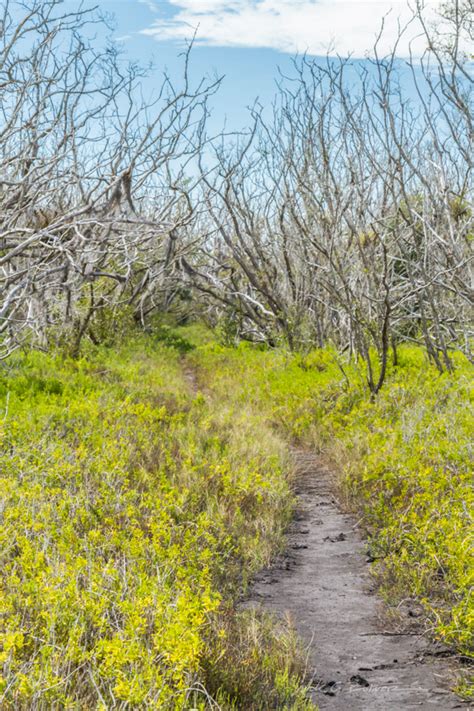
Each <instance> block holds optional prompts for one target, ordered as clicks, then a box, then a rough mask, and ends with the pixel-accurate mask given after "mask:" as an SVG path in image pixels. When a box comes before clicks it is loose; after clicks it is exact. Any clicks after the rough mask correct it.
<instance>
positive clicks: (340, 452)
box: [192, 344, 474, 655]
mask: <svg viewBox="0 0 474 711" xmlns="http://www.w3.org/2000/svg"><path fill="white" fill-rule="evenodd" d="M192 357H193V358H194V360H195V363H196V365H197V366H198V367H199V368H200V369H201V373H202V378H203V380H205V381H206V382H207V381H209V382H211V381H212V387H213V389H214V391H215V393H216V394H217V395H220V396H221V397H222V398H224V397H225V398H227V399H233V402H235V403H236V406H238V405H239V404H240V405H241V404H243V403H244V402H245V403H251V406H252V409H253V410H254V411H255V412H260V413H262V414H265V416H266V418H267V420H268V421H269V422H271V423H273V424H274V425H276V426H277V428H278V429H279V431H281V432H283V433H285V435H286V436H287V437H288V438H292V439H297V440H298V441H300V442H303V443H306V444H307V445H309V446H313V447H314V446H316V447H318V448H319V449H323V450H324V451H325V452H326V453H327V454H328V455H329V456H330V457H331V458H332V459H333V460H334V461H335V463H336V465H337V468H338V470H339V471H340V472H341V475H342V477H341V478H342V482H341V484H342V487H343V490H344V491H345V492H346V494H347V497H348V499H349V502H350V504H351V506H352V507H353V508H356V509H358V510H359V511H360V512H361V514H362V516H363V521H364V522H365V526H366V529H367V531H368V533H369V534H370V548H371V553H372V555H373V557H374V558H376V559H377V561H378V562H377V566H376V568H377V570H378V572H379V575H380V580H381V584H382V590H383V591H384V593H385V595H386V596H387V598H389V599H390V600H391V601H392V602H393V601H394V600H397V599H403V598H404V597H406V596H407V595H410V596H413V597H415V598H416V599H417V600H419V601H420V602H421V603H422V604H423V606H424V608H425V610H426V615H427V620H428V621H429V625H430V628H431V629H432V631H433V632H434V633H435V635H436V636H437V637H439V638H440V639H442V640H444V641H445V642H446V643H448V644H450V645H453V646H454V647H455V648H456V649H457V650H458V651H460V652H461V653H463V654H467V655H469V654H470V653H471V652H472V647H473V642H474V605H473V599H472V584H473V573H474V560H473V555H472V531H473V528H472V511H473V504H474V497H473V490H472V451H471V450H470V441H471V435H472V411H471V410H470V409H469V403H470V402H471V401H472V388H471V383H472V366H471V365H470V364H469V363H468V361H467V360H465V359H464V357H463V356H461V355H460V354H458V357H457V359H456V365H457V368H456V371H455V373H454V374H448V373H445V374H443V375H440V374H439V373H438V371H437V370H436V368H435V367H434V366H432V365H430V364H429V363H428V360H427V357H426V356H425V355H424V354H423V352H422V350H421V349H419V348H415V347H409V346H404V347H401V348H400V352H399V354H398V361H399V364H398V366H397V367H393V366H392V367H391V368H390V370H389V374H388V379H387V384H386V387H385V388H384V389H383V390H382V391H381V393H379V395H378V397H377V398H376V399H375V401H371V399H370V397H369V395H370V394H369V392H368V388H367V385H366V383H365V379H364V371H363V369H362V368H360V369H359V367H358V366H357V364H355V363H353V364H351V365H347V363H343V361H342V360H341V359H340V358H339V357H338V356H337V355H336V353H335V352H333V351H331V350H330V349H324V350H319V351H318V350H316V351H313V352H311V353H310V354H309V355H304V356H303V355H297V354H289V353H287V352H284V351H272V350H262V349H258V348H252V347H249V346H248V345H245V344H242V345H241V346H240V347H238V348H234V349H231V348H224V347H221V346H217V345H209V346H207V347H204V348H201V349H200V350H199V351H198V352H197V353H196V354H195V355H193V356H192Z"/></svg>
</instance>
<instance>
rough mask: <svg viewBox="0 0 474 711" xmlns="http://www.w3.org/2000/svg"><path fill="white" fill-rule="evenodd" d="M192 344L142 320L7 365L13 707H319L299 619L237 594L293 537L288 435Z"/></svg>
mask: <svg viewBox="0 0 474 711" xmlns="http://www.w3.org/2000/svg"><path fill="white" fill-rule="evenodd" d="M179 358H180V355H179V351H178V350H177V349H176V348H170V347H168V346H164V345H163V344H161V345H157V344H156V342H155V343H153V342H149V341H146V340H144V339H143V338H141V339H138V340H135V341H134V342H132V343H130V344H129V345H128V346H123V347H117V348H115V349H114V350H107V349H96V348H93V349H92V350H91V351H90V353H89V354H88V355H87V356H85V357H83V358H81V359H80V360H70V359H64V357H62V356H61V354H59V355H58V354H51V355H45V354H41V353H31V354H29V355H28V356H25V357H15V358H14V359H13V360H11V361H10V362H9V366H8V369H7V370H3V371H2V373H1V374H0V412H1V413H2V416H1V418H0V452H1V461H2V466H1V475H0V485H1V491H2V515H1V519H0V549H1V566H0V599H1V623H0V706H1V707H2V709H15V710H17V709H22V708H25V709H27V708H52V707H61V708H88V709H93V708H97V709H110V708H117V709H125V708H131V707H132V708H156V709H158V708H159V709H182V708H216V707H217V704H219V707H220V708H223V709H226V708H227V709H231V708H244V707H245V708H249V709H251V708H254V709H264V708H269V709H270V708H275V707H276V706H279V707H281V708H294V709H309V708H312V706H311V704H309V702H308V701H307V699H306V693H305V688H304V671H305V667H304V654H303V653H302V651H301V650H300V648H299V645H298V643H297V641H296V639H295V637H294V635H293V633H292V632H291V630H290V629H288V628H286V627H285V626H284V625H283V624H280V625H279V626H275V625H273V624H271V623H270V621H269V620H266V619H265V617H262V616H260V617H259V616H256V615H254V614H251V613H249V612H242V613H239V612H236V611H235V609H234V608H233V604H232V602H233V600H234V599H235V597H236V596H238V594H239V593H240V591H241V590H242V586H243V585H244V584H245V580H247V579H248V577H249V576H250V575H251V574H252V572H253V571H255V570H257V569H259V568H260V567H262V566H263V565H264V564H265V563H267V562H268V560H269V558H270V556H271V554H272V553H273V552H275V550H277V549H278V546H279V544H280V543H281V540H282V532H283V529H284V526H285V524H286V522H287V521H288V519H289V516H290V512H291V500H292V497H291V494H290V492H289V484H288V479H287V470H288V461H287V455H286V451H285V448H284V446H283V444H282V442H281V440H280V439H279V438H278V436H277V435H276V434H274V433H272V432H271V431H270V429H269V428H268V427H267V425H266V424H265V422H264V420H263V419H262V418H261V417H260V416H259V415H258V414H253V413H252V412H250V411H249V410H247V409H245V408H242V407H239V408H238V409H236V408H234V407H233V405H232V404H231V403H228V402H226V401H222V400H214V398H211V397H209V398H204V397H203V395H201V394H199V393H194V392H192V391H191V390H190V387H189V384H188V383H187V381H186V378H185V377H184V376H183V373H182V370H181V368H180V360H179ZM257 433H258V434H257Z"/></svg>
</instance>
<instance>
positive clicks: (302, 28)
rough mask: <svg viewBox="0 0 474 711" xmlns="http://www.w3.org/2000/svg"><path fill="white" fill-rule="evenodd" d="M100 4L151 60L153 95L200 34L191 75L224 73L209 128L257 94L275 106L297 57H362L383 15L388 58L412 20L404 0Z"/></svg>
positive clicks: (124, 39) (132, 52) (131, 50)
mask: <svg viewBox="0 0 474 711" xmlns="http://www.w3.org/2000/svg"><path fill="white" fill-rule="evenodd" d="M73 2H75V0H67V3H66V4H68V3H71V4H72V3H73ZM87 4H88V3H87ZM98 6H99V7H100V9H101V10H102V11H103V12H106V13H110V14H111V15H113V16H114V17H115V24H116V29H115V31H114V33H113V36H114V39H115V40H116V41H118V42H119V43H120V44H121V45H122V46H123V48H124V50H125V52H126V56H127V57H128V58H130V59H138V60H140V61H142V62H147V61H149V60H150V59H153V60H154V62H155V65H156V69H155V70H154V73H153V74H152V76H151V77H150V78H149V79H148V80H147V82H146V85H145V88H146V90H149V91H150V92H151V91H152V90H153V86H154V85H156V84H157V83H158V81H159V79H158V77H159V74H160V71H162V70H163V68H164V67H167V68H168V70H169V71H170V73H171V74H172V75H177V73H178V71H179V66H180V60H179V57H178V55H179V53H180V52H181V51H182V49H183V47H184V44H185V41H186V39H188V38H190V37H191V36H192V34H193V32H194V30H196V31H197V38H196V43H195V47H194V49H193V57H192V63H191V65H192V71H193V72H194V75H195V76H200V75H203V74H209V73H213V72H216V73H217V74H218V75H224V76H225V80H224V82H223V85H222V87H221V90H220V91H219V94H218V95H217V96H216V97H215V98H214V99H213V114H214V118H213V121H212V125H213V127H214V126H215V127H216V128H218V127H220V125H221V124H222V123H223V122H224V120H225V119H226V120H227V125H228V126H229V128H232V129H234V128H239V127H242V126H243V125H245V124H246V123H247V122H248V112H247V110H246V107H247V106H248V105H250V104H252V103H253V101H254V100H255V99H256V98H257V97H258V98H259V100H260V102H261V103H262V104H264V105H268V104H269V103H270V101H271V99H272V96H273V94H274V92H275V79H276V78H277V76H278V68H280V69H281V70H282V71H283V72H288V71H290V67H291V57H292V56H293V55H294V53H295V52H305V51H306V52H308V53H309V54H310V55H313V56H322V55H325V54H326V53H327V52H329V54H332V55H336V54H341V55H346V54H348V53H352V55H353V56H354V58H355V59H356V60H359V58H363V57H364V56H365V53H366V51H367V50H369V49H370V47H371V46H372V45H373V41H374V37H375V35H376V33H377V31H378V30H379V28H380V26H381V22H382V19H383V18H384V17H385V31H384V38H383V41H382V42H381V46H380V49H381V51H382V53H383V52H385V51H388V50H389V49H390V48H391V46H392V45H393V41H394V38H395V36H396V33H397V27H398V23H401V24H402V25H404V24H405V23H406V21H407V20H408V18H409V17H410V11H409V9H408V5H407V3H406V2H405V0H100V2H99V3H98ZM428 7H429V8H431V7H433V2H432V0H428ZM418 34H419V28H415V27H413V26H411V27H410V28H409V31H408V32H407V40H406V41H404V42H403V43H402V45H401V46H400V49H399V52H400V55H401V56H403V55H404V54H405V55H406V54H408V39H411V40H412V41H414V45H413V46H414V50H415V53H417V52H422V51H423V49H424V42H423V40H421V41H420V40H416V39H415V40H414V38H415V37H416V36H417V35H418ZM98 41H100V38H98Z"/></svg>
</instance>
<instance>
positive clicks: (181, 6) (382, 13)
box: [143, 0, 435, 57]
mask: <svg viewBox="0 0 474 711" xmlns="http://www.w3.org/2000/svg"><path fill="white" fill-rule="evenodd" d="M169 4H170V5H171V6H172V7H173V9H174V14H173V15H172V17H171V18H166V19H165V18H163V19H161V18H160V19H157V20H155V22H154V23H153V25H152V27H150V28H148V29H146V30H143V33H144V34H147V35H151V36H153V37H155V38H156V39H157V40H180V41H182V40H185V39H190V38H191V37H192V35H193V33H194V31H195V30H196V29H197V43H198V44H202V45H210V46H221V47H268V48H272V49H277V50H279V51H281V52H289V53H294V52H308V53H309V54H312V55H320V54H326V53H327V52H328V51H329V52H330V54H333V55H334V54H341V55H345V54H348V53H352V55H353V56H355V57H363V56H365V55H366V53H367V52H368V51H370V50H371V49H372V47H373V44H374V40H375V37H376V35H377V34H378V32H379V30H380V27H381V23H382V19H383V18H385V20H384V23H385V29H384V33H383V38H382V40H381V42H380V45H379V51H380V53H381V54H384V53H386V52H388V51H389V50H391V49H392V47H393V45H394V43H395V40H396V38H397V36H398V30H399V26H400V25H401V26H404V25H405V24H406V23H408V22H409V20H410V18H411V17H412V11H411V10H410V8H409V5H408V3H407V2H406V0H170V2H169ZM426 4H427V5H429V7H430V8H433V7H434V6H435V2H434V0H428V1H427V3H426ZM417 35H420V27H419V26H418V25H416V23H414V24H413V25H411V26H410V28H409V31H408V32H407V33H406V36H405V37H404V38H403V40H402V42H401V44H400V46H399V49H398V54H399V55H402V56H407V55H408V46H409V42H410V40H412V41H413V50H414V53H415V54H419V53H421V52H423V51H424V49H425V47H426V39H424V38H422V37H418V39H414V38H416V36H417Z"/></svg>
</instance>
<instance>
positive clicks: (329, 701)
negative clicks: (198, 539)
mask: <svg viewBox="0 0 474 711" xmlns="http://www.w3.org/2000/svg"><path fill="white" fill-rule="evenodd" d="M294 457H295V460H296V466H297V472H298V491H297V493H298V498H299V510H298V511H297V514H296V516H295V519H294V521H293V523H292V526H291V528H290V531H289V532H288V550H287V552H286V553H285V554H284V555H283V556H281V557H280V559H279V560H277V561H276V562H275V564H274V565H273V566H272V567H271V569H269V570H265V571H262V572H261V573H260V574H259V575H258V576H257V578H256V580H255V581H254V583H253V584H252V586H251V590H250V593H249V598H248V599H247V600H246V602H245V603H244V604H245V606H246V607H252V606H254V607H256V606H261V607H263V608H264V609H266V610H268V611H270V612H274V613H276V614H279V615H289V616H290V618H291V620H292V622H293V624H294V626H295V628H296V630H297V632H298V633H299V635H300V637H301V638H302V640H303V641H304V642H305V643H306V644H307V645H308V651H309V663H310V665H311V669H312V671H313V686H314V701H315V702H316V703H317V705H318V706H319V708H320V709H321V710H322V711H324V710H325V709H328V710H331V711H411V709H417V710H420V709H422V710H424V709H426V710H427V711H428V710H429V709H439V710H440V711H450V709H464V711H467V709H468V706H467V705H466V704H465V703H463V702H462V701H461V700H460V699H459V698H458V697H456V696H455V695H454V694H453V693H452V692H451V691H450V690H449V683H450V682H451V681H452V670H451V669H450V660H449V657H445V656H444V655H443V653H442V650H440V648H438V647H437V646H436V645H435V644H434V643H432V642H430V641H429V640H427V639H425V638H424V637H422V636H420V635H418V634H413V633H405V634H404V633H399V632H396V631H395V630H390V629H384V626H383V622H382V621H381V611H382V603H381V601H380V599H379V598H378V596H377V595H376V594H375V593H374V591H373V581H372V579H371V576H370V562H369V560H368V558H367V553H366V547H365V544H364V540H363V538H362V536H361V534H360V532H359V531H358V529H357V524H356V522H355V520H354V519H353V517H352V516H351V515H348V514H347V513H344V512H343V511H342V510H341V508H340V506H339V505H338V502H337V500H336V498H335V495H334V486H333V477H332V475H331V473H330V471H329V470H328V468H327V467H325V466H324V464H323V463H322V462H321V461H320V460H319V459H318V457H317V456H316V455H315V454H312V453H309V452H307V451H304V450H301V449H298V450H295V451H294Z"/></svg>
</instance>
